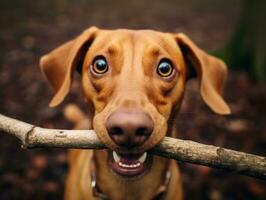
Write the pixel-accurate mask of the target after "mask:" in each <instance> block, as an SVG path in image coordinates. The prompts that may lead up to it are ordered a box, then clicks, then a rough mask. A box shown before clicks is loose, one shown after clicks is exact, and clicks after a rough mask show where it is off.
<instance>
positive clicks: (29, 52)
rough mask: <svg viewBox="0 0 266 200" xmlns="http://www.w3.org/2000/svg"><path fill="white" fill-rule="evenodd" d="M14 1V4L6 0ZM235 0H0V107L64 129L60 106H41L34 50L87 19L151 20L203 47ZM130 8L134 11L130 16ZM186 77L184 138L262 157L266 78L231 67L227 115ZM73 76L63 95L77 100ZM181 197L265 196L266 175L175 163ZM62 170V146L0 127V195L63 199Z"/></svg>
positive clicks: (43, 95) (228, 21)
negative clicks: (30, 142) (24, 140)
mask: <svg viewBox="0 0 266 200" xmlns="http://www.w3.org/2000/svg"><path fill="white" fill-rule="evenodd" d="M14 2H16V3H14ZM239 2H240V1H239V0H233V1H230V2H227V3H226V2H225V1H222V0H212V1H210V0H206V1H204V2H200V3H199V1H195V0H186V1H184V0H179V1H175V0H169V1H158V0H156V1H151V0H147V1H145V2H142V1H130V2H127V3H124V2H123V1H120V0H115V1H112V3H110V2H109V1H108V0H97V1H96V0H89V1H83V0H76V1H74V0H67V1H61V0H55V1H52V0H47V1H41V0H38V1H31V2H30V3H28V4H25V3H24V2H22V1H12V4H11V1H8V0H1V3H0V13H1V14H0V15H1V18H0V25H1V32H0V52H1V54H0V113H3V114H6V115H8V116H10V117H15V118H18V119H20V120H24V121H27V122H30V123H33V124H36V125H40V126H43V127H49V128H71V124H69V123H67V122H66V121H65V119H64V117H63V116H62V109H63V107H64V105H61V106H59V107H58V108H56V109H50V108H48V106H47V105H48V102H49V99H50V98H51V95H52V93H51V91H50V88H49V87H48V85H47V83H46V82H45V80H44V78H43V77H42V75H41V73H40V70H39V66H38V60H39V57H40V56H41V55H42V54H44V53H45V52H48V51H49V50H51V49H52V48H54V47H56V46H57V45H59V44H61V43H62V42H64V41H67V40H68V39H70V38H72V37H73V36H75V35H77V34H78V33H79V32H81V31H82V30H83V29H85V28H86V27H88V26H91V25H97V26H99V27H105V28H117V27H128V28H135V29H139V28H153V29H158V30H162V31H171V32H180V31H182V32H185V33H187V34H188V35H190V37H191V38H193V40H194V41H196V42H197V43H198V44H199V45H200V46H201V47H202V48H204V49H205V50H208V51H213V50H215V49H218V48H221V47H222V46H223V45H224V44H225V42H226V40H227V39H228V37H229V35H230V33H231V31H232V29H233V27H234V25H235V23H236V20H237V17H238V14H239ZM136 13H138V14H137V16H136ZM197 88H198V87H197V82H196V81H191V82H190V83H189V84H188V87H187V93H186V96H185V101H184V103H183V107H182V110H181V113H180V115H179V120H178V123H177V125H176V126H177V129H178V130H179V137H180V138H182V139H192V140H194V141H197V142H201V143H205V144H213V145H218V146H224V147H227V148H232V149H235V150H240V151H245V152H249V153H254V154H259V155H264V156H266V155H265V152H266V151H265V150H266V149H265V147H266V125H265V121H266V115H265V112H266V105H265V102H266V85H262V84H257V83H254V82H253V81H252V80H250V79H249V78H248V76H247V74H244V73H239V72H230V75H229V78H228V81H227V84H226V87H225V98H226V100H227V101H228V102H229V104H230V107H231V108H232V112H233V114H232V115H230V116H227V117H224V116H218V115H215V114H213V113H212V112H211V111H210V110H209V108H208V107H207V106H206V105H205V104H204V103H203V102H202V100H201V98H200V96H199V94H198V89H197ZM80 97H81V95H80V90H79V77H78V76H76V77H75V82H74V84H73V87H72V92H71V95H70V96H69V97H68V98H67V100H66V103H67V102H77V104H79V105H80V106H81V107H82V102H81V98H80ZM180 166H181V171H182V177H183V182H184V190H185V197H186V199H209V200H231V199H240V200H241V199H245V200H249V199H254V200H262V199H265V196H266V189H265V188H266V187H265V186H266V183H265V181H259V180H257V179H252V178H247V177H244V176H240V175H236V174H233V173H228V172H224V171H221V170H214V169H210V168H207V167H202V166H197V165H191V164H180ZM66 172H67V157H66V151H65V150H58V149H37V150H23V149H21V148H20V144H19V143H18V142H17V140H16V139H14V138H12V137H10V136H6V135H4V134H1V135H0V199H1V200H10V199H27V200H28V199H40V200H41V199H62V196H63V187H64V180H65V176H66Z"/></svg>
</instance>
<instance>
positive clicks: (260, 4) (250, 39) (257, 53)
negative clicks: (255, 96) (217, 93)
mask: <svg viewBox="0 0 266 200" xmlns="http://www.w3.org/2000/svg"><path fill="white" fill-rule="evenodd" d="M265 8H266V1H265V0H253V1H250V0H243V7H242V13H241V16H240V21H239V22H238V25H237V27H236V29H235V31H234V33H233V35H232V37H231V39H230V40H229V43H228V44H227V46H226V47H225V48H224V49H223V50H222V51H221V52H220V53H219V55H220V56H221V57H223V59H224V60H225V61H226V62H227V64H228V66H229V67H230V68H231V69H236V70H245V71H247V72H248V73H250V75H251V76H252V77H253V78H254V79H255V80H257V81H266V53H265V52H266V23H265V19H266V12H265Z"/></svg>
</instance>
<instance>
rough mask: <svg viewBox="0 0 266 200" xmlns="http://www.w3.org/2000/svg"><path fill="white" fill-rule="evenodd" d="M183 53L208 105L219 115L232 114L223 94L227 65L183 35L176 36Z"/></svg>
mask: <svg viewBox="0 0 266 200" xmlns="http://www.w3.org/2000/svg"><path fill="white" fill-rule="evenodd" d="M175 39H176V41H177V43H178V45H179V47H180V49H181V51H182V54H183V57H184V59H185V62H186V66H187V67H188V68H189V69H188V73H190V74H189V75H188V76H189V77H193V76H194V77H195V76H196V77H197V78H198V80H199V87H200V94H201V96H202V98H203V100H204V101H205V102H206V104H207V105H208V106H209V107H210V108H211V109H212V110H213V111H215V112H216V113H218V114H230V108H229V106H228V105H227V104H226V102H225V101H224V100H223V98H222V96H221V93H222V89H223V85H224V82H225V79H226V76H227V67H226V65H225V63H224V62H223V61H222V60H220V59H218V58H215V57H213V56H211V55H208V54H207V53H206V52H204V51H203V50H201V49H200V48H199V47H198V46H197V45H196V44H195V43H194V42H192V41H191V40H190V38H189V37H188V36H186V35H185V34H183V33H179V34H176V35H175Z"/></svg>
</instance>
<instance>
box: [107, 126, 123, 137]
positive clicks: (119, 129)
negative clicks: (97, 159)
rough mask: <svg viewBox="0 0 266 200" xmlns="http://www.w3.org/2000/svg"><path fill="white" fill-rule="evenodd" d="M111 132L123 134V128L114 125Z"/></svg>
mask: <svg viewBox="0 0 266 200" xmlns="http://www.w3.org/2000/svg"><path fill="white" fill-rule="evenodd" d="M108 132H109V134H112V135H122V134H123V130H122V129H121V128H120V127H112V128H110V129H109V130H108Z"/></svg>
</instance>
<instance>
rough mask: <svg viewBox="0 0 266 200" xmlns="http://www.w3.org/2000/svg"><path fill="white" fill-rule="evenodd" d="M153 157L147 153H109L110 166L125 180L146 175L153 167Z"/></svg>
mask: <svg viewBox="0 0 266 200" xmlns="http://www.w3.org/2000/svg"><path fill="white" fill-rule="evenodd" d="M151 164H152V156H151V155H149V154H148V153H147V152H144V153H139V154H135V153H134V154H133V153H119V152H116V151H109V166H110V168H111V170H112V171H113V172H115V173H116V174H117V175H119V176H122V177H125V178H136V177H140V176H142V175H144V174H145V173H146V172H147V171H148V170H149V169H150V167H151Z"/></svg>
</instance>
